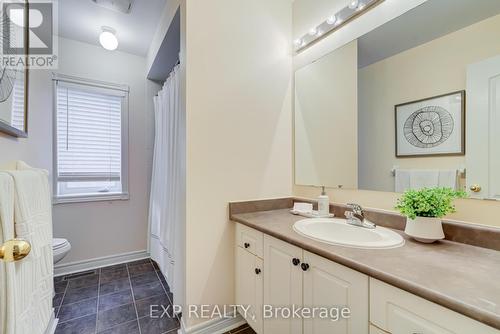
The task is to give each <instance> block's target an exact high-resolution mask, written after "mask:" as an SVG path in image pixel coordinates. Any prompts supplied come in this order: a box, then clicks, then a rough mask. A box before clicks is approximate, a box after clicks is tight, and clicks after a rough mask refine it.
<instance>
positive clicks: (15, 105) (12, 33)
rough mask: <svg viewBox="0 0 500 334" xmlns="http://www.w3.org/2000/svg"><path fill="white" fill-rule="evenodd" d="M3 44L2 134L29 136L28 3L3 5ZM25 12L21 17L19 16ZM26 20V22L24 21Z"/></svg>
mask: <svg viewBox="0 0 500 334" xmlns="http://www.w3.org/2000/svg"><path fill="white" fill-rule="evenodd" d="M2 6H3V7H2V13H1V16H2V25H3V42H2V43H1V44H2V45H1V47H0V48H1V51H2V56H3V58H2V59H3V62H2V64H1V65H0V132H3V133H6V134H8V135H11V136H15V137H27V136H28V104H27V101H28V99H27V96H28V68H27V66H26V63H27V59H28V56H27V54H28V47H29V46H28V25H27V24H24V22H27V21H28V9H27V8H28V7H27V1H24V0H19V1H13V2H9V3H6V4H2ZM18 13H21V15H18ZM21 18H24V19H21Z"/></svg>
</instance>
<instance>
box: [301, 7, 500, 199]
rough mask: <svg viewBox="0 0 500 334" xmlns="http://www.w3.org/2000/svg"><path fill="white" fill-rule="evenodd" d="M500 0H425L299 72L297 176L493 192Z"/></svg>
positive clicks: (371, 186) (497, 160)
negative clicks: (425, 0)
mask: <svg viewBox="0 0 500 334" xmlns="http://www.w3.org/2000/svg"><path fill="white" fill-rule="evenodd" d="M499 32H500V1H470V0H429V1H427V2H425V3H423V4H422V5H420V6H418V7H416V8H414V9H412V10H410V11H408V12H407V13H405V14H403V15H402V16H400V17H398V18H396V19H394V20H392V21H390V22H388V23H386V24H384V25H382V26H380V27H378V28H376V29H375V30H373V31H371V32H369V33H367V34H366V35H364V36H362V37H360V38H359V39H357V40H355V41H352V42H351V43H349V44H347V45H345V46H343V47H341V48H339V49H337V50H335V51H333V52H332V53H330V54H328V55H326V56H324V57H322V58H320V59H318V60H316V61H315V62H313V63H311V64H309V65H307V66H304V67H302V68H300V69H298V70H297V71H296V73H295V183H296V184H298V185H316V186H322V185H324V186H327V187H332V188H349V189H363V190H375V191H386V192H403V191H405V190H407V189H417V188H423V187H452V188H456V189H465V190H467V191H468V192H469V194H470V197H472V198H485V199H500V38H499V35H498V34H499Z"/></svg>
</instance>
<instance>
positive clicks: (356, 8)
mask: <svg viewBox="0 0 500 334" xmlns="http://www.w3.org/2000/svg"><path fill="white" fill-rule="evenodd" d="M383 1H384V0H349V2H347V1H346V2H347V5H346V6H345V7H344V8H342V9H340V10H339V11H338V12H337V13H334V14H332V15H331V16H329V17H328V18H327V19H326V20H325V21H323V22H322V23H321V24H319V25H318V26H316V27H314V28H311V29H309V31H308V32H307V33H306V34H305V35H303V36H302V37H299V38H298V39H296V40H295V41H294V43H293V44H294V47H295V51H296V52H299V51H301V50H302V49H304V48H306V47H307V46H308V45H310V44H311V43H313V42H315V41H316V40H318V39H319V38H321V37H323V36H325V35H327V34H328V33H331V32H333V31H335V30H337V29H340V28H341V27H342V26H344V25H345V24H347V23H348V22H349V21H352V20H354V19H355V18H357V17H359V16H361V15H362V14H364V13H365V12H366V11H368V10H369V9H370V8H372V7H374V6H375V5H377V4H379V3H381V2H383Z"/></svg>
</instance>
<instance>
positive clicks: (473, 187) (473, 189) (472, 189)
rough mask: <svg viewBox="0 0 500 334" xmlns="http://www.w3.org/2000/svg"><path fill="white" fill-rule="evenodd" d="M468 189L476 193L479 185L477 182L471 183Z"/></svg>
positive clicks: (479, 189) (478, 190) (479, 188)
mask: <svg viewBox="0 0 500 334" xmlns="http://www.w3.org/2000/svg"><path fill="white" fill-rule="evenodd" d="M469 189H470V191H472V192H475V193H478V192H480V191H481V186H480V185H479V184H473V185H471V186H470V188H469Z"/></svg>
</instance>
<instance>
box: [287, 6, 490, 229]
mask: <svg viewBox="0 0 500 334" xmlns="http://www.w3.org/2000/svg"><path fill="white" fill-rule="evenodd" d="M339 1H340V0H339ZM425 1H426V0H408V1H384V2H383V3H382V4H380V5H379V6H377V7H376V8H374V9H372V10H371V11H369V12H368V13H367V14H365V15H363V16H362V17H360V18H358V19H356V20H355V21H353V22H351V23H350V24H348V25H347V26H345V27H343V28H341V29H340V30H338V31H337V32H335V33H334V34H332V35H330V36H327V37H326V38H324V39H323V40H321V41H320V42H318V43H316V44H314V45H313V46H312V47H310V48H308V49H307V50H306V51H304V52H301V53H300V54H298V55H296V56H295V57H294V68H295V69H298V68H301V67H303V66H305V65H306V64H308V63H311V62H313V61H314V60H316V59H319V58H321V57H322V56H323V55H325V54H327V53H329V52H331V51H332V50H335V49H337V48H338V47H340V46H342V45H344V44H346V43H348V42H350V41H352V40H354V39H356V38H358V37H360V36H362V35H363V34H365V33H366V32H368V31H371V30H372V29H374V28H376V27H378V26H380V25H382V24H384V23H385V22H388V21H390V20H391V19H393V18H395V17H397V16H399V15H401V14H403V13H405V12H406V11H408V10H410V9H411V8H413V7H415V6H417V5H419V4H421V3H423V2H425ZM331 2H332V4H333V3H335V2H336V0H331ZM298 5H304V6H315V3H314V2H311V1H309V0H295V2H294V9H295V8H298V7H297V6H298ZM304 13H308V11H304ZM297 15H301V14H300V13H294V20H295V21H297ZM316 19H317V18H315V17H314V16H307V17H303V18H301V20H302V21H301V22H302V23H301V25H302V26H303V27H305V26H309V25H315V24H318V23H319V22H316ZM294 25H295V22H294ZM297 29H298V28H297ZM297 29H294V31H295V30H297ZM463 51H465V50H464V49H462V50H461V52H463ZM392 146H393V145H391V147H392ZM293 194H294V195H295V196H302V197H309V198H316V197H317V196H318V195H319V189H317V188H314V187H304V186H296V185H295V186H294V187H293ZM328 194H329V196H330V199H331V201H332V202H337V203H347V202H352V201H355V202H358V203H360V204H362V205H364V206H366V207H371V208H379V209H384V210H390V211H394V209H393V208H394V205H395V203H396V200H397V198H398V196H399V195H398V194H395V193H390V192H376V191H361V190H336V189H329V191H328ZM456 204H457V210H458V212H457V213H455V214H452V215H450V217H449V218H451V219H455V220H460V221H466V222H471V223H475V224H484V225H493V226H499V227H500V222H499V221H498V219H496V218H495V217H498V216H499V215H500V203H498V202H496V201H480V200H471V199H468V200H460V201H457V203H456Z"/></svg>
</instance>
